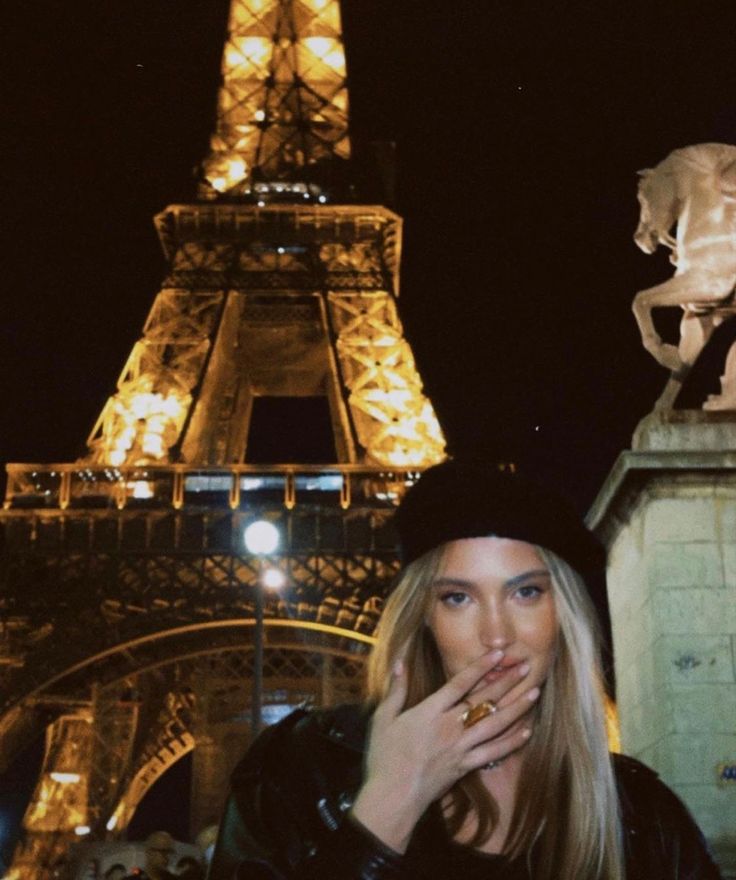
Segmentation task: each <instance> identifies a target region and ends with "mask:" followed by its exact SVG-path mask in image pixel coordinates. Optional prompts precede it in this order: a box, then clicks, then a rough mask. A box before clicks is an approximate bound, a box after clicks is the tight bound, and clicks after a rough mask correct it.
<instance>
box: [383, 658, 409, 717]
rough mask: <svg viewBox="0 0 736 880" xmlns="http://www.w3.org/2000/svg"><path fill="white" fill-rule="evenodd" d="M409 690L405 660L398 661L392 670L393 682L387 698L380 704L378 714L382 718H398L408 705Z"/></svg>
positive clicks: (390, 684) (389, 687)
mask: <svg viewBox="0 0 736 880" xmlns="http://www.w3.org/2000/svg"><path fill="white" fill-rule="evenodd" d="M407 690H408V679H407V675H406V664H405V663H404V661H403V660H397V661H396V663H394V666H393V669H392V670H391V681H390V683H389V686H388V691H387V692H386V696H385V697H384V698H383V700H382V701H381V702H380V703H379V705H378V707H377V709H376V714H378V713H380V716H381V718H385V719H387V720H388V719H393V718H396V717H397V716H398V715H399V714H400V713H401V710H402V709H403V708H404V704H405V703H406V694H407Z"/></svg>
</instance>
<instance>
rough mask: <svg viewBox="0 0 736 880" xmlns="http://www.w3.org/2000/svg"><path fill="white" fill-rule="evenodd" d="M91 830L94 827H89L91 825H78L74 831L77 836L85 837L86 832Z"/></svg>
mask: <svg viewBox="0 0 736 880" xmlns="http://www.w3.org/2000/svg"><path fill="white" fill-rule="evenodd" d="M91 830H92V829H91V828H90V827H89V825H77V827H76V828H75V829H74V833H75V834H76V835H77V837H84V836H85V834H89V833H90V831H91Z"/></svg>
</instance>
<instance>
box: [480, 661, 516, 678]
mask: <svg viewBox="0 0 736 880" xmlns="http://www.w3.org/2000/svg"><path fill="white" fill-rule="evenodd" d="M520 666H521V660H516V661H512V662H508V661H507V662H505V663H499V664H498V666H494V667H493V669H491V670H490V671H489V672H486V674H485V675H484V676H483V678H485V680H486V681H488V682H494V681H498V680H499V679H501V678H503V676H505V675H508V673H509V672H511V671H512V670H514V669H518V668H519V667H520Z"/></svg>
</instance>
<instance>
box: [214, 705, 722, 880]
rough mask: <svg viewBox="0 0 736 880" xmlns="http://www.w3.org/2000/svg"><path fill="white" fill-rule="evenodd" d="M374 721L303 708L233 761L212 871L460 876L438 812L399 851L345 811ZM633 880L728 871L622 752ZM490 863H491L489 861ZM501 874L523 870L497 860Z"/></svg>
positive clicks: (315, 879) (387, 879) (681, 809)
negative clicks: (508, 868) (236, 763)
mask: <svg viewBox="0 0 736 880" xmlns="http://www.w3.org/2000/svg"><path fill="white" fill-rule="evenodd" d="M367 722H368V715H367V714H366V710H364V709H362V708H360V707H357V706H341V707H338V708H336V709H328V710H321V711H318V712H313V713H308V712H305V711H303V710H298V711H296V712H294V713H292V714H291V715H290V716H289V717H288V718H286V719H284V721H282V722H280V723H279V724H277V725H275V726H274V727H271V728H269V729H267V730H266V731H265V732H264V733H263V734H261V736H260V737H259V738H258V740H257V741H256V742H255V744H254V745H253V747H252V748H251V749H250V750H249V752H248V754H247V755H246V756H245V758H244V759H243V761H242V762H241V763H240V765H239V766H238V767H237V769H236V770H235V773H234V774H233V779H232V792H231V795H230V797H229V799H228V802H227V805H226V808H225V813H224V815H223V819H222V823H221V825H220V835H219V839H218V842H217V846H216V848H215V854H214V858H213V860H212V865H211V867H210V873H209V875H208V878H209V880H236V878H237V880H420V878H421V880H424V878H443V880H444V878H447V880H451V878H453V877H454V876H456V871H454V870H453V866H454V863H453V861H452V847H451V846H450V845H449V842H448V840H447V835H446V832H445V830H444V824H443V822H442V820H441V817H440V816H439V813H438V812H437V811H434V810H429V811H428V812H427V813H426V814H425V816H424V817H423V818H422V820H421V821H420V822H419V824H418V825H417V827H416V829H415V831H414V835H413V837H412V841H411V844H410V846H409V850H408V852H407V854H406V855H405V856H399V855H397V854H396V853H394V852H393V851H392V850H390V849H388V848H387V847H386V846H384V845H383V844H382V843H381V842H380V841H378V840H376V839H375V838H373V837H372V836H371V835H370V834H369V833H368V832H367V831H366V830H365V829H363V828H361V827H359V826H358V825H356V824H355V823H354V822H353V821H352V820H350V819H349V818H348V817H347V816H346V814H347V812H348V810H349V809H350V806H351V804H352V802H353V799H354V797H355V795H356V793H357V791H358V789H359V788H360V785H361V780H362V758H363V747H364V742H365V733H366V727H367ZM614 766H615V770H616V778H617V783H618V786H619V793H620V798H621V807H622V814H623V824H624V833H625V838H626V853H627V858H626V862H627V872H628V873H627V880H720V878H721V875H720V873H719V871H718V869H717V868H716V866H715V864H714V862H713V861H712V859H711V857H710V854H709V852H708V849H707V846H706V844H705V841H704V840H703V837H702V835H701V833H700V831H699V830H698V828H697V826H696V825H695V822H694V821H693V819H692V817H691V816H690V814H689V813H688V811H687V809H686V808H685V806H684V805H683V804H682V802H681V801H680V800H679V799H678V798H677V797H676V796H675V795H674V794H673V793H672V792H671V791H670V790H669V788H667V786H666V785H664V784H663V783H662V782H661V781H660V780H659V778H658V777H657V774H656V773H654V772H653V771H652V770H649V769H648V768H646V767H645V766H644V765H643V764H640V763H639V762H638V761H635V760H633V759H632V758H626V757H623V756H619V755H616V756H614ZM490 865H491V863H490V862H489V866H490ZM488 876H489V880H492V878H493V877H495V876H498V877H503V878H506V877H507V876H508V877H511V876H513V877H516V876H519V875H518V874H516V873H513V872H512V871H508V872H507V871H505V870H501V871H499V869H497V868H494V869H493V871H492V872H491V869H490V867H489V874H488Z"/></svg>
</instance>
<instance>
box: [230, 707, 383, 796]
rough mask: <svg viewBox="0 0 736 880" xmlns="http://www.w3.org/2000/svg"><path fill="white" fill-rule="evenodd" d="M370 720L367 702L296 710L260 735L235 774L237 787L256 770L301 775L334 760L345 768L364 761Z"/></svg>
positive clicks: (234, 779)
mask: <svg viewBox="0 0 736 880" xmlns="http://www.w3.org/2000/svg"><path fill="white" fill-rule="evenodd" d="M369 720H370V710H369V709H368V708H367V707H366V706H364V705H352V704H350V705H347V704H346V705H341V706H336V707H332V708H329V709H312V710H307V709H296V710H295V711H294V712H292V713H291V714H290V715H287V716H286V718H284V719H282V720H281V721H279V722H278V723H277V724H274V725H272V726H271V727H268V728H266V730H264V731H263V732H262V733H261V734H260V735H259V736H258V738H257V739H256V741H255V742H254V743H253V745H252V746H251V747H250V748H249V750H248V751H247V753H246V754H245V756H244V758H243V759H242V760H241V762H240V763H239V764H238V766H237V767H236V769H235V771H234V773H233V777H232V783H233V787H234V788H237V787H238V785H239V784H241V783H243V782H245V781H246V780H247V779H248V778H249V777H251V776H252V775H253V774H254V773H257V774H258V775H260V776H262V775H263V774H268V775H271V774H277V775H279V776H288V775H289V774H291V773H295V774H296V776H297V777H300V776H303V775H304V773H305V772H310V771H312V770H314V769H315V768H316V767H318V766H320V765H325V766H326V767H329V766H330V764H331V763H332V762H335V765H336V768H337V767H339V768H342V769H344V767H345V766H346V764H347V765H354V764H356V763H358V764H360V762H361V760H362V754H363V749H364V745H365V739H366V735H367V728H368V722H369Z"/></svg>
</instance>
